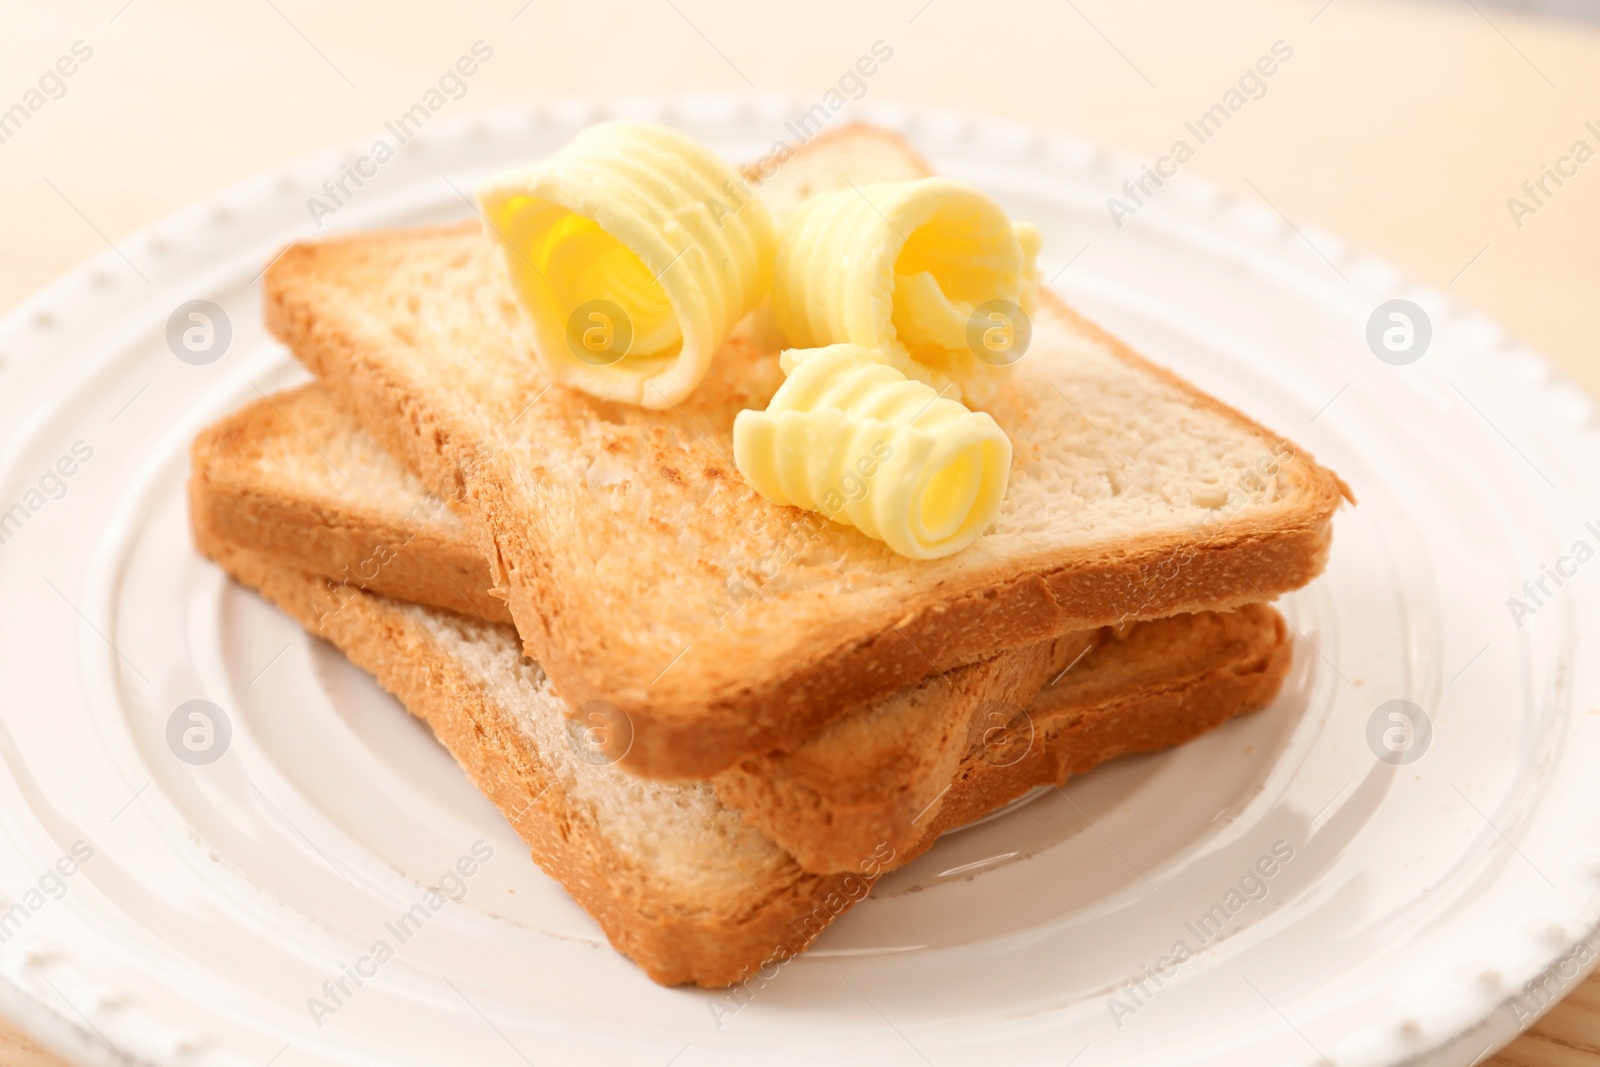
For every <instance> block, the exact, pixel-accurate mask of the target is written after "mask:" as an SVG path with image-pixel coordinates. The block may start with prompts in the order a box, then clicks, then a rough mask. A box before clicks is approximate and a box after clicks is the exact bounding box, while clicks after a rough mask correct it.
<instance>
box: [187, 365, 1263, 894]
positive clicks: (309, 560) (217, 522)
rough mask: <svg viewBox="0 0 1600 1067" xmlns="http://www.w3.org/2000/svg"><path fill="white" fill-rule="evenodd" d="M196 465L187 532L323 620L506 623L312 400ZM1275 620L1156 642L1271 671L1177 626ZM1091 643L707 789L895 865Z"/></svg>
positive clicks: (444, 530) (1105, 667) (364, 439)
mask: <svg viewBox="0 0 1600 1067" xmlns="http://www.w3.org/2000/svg"><path fill="white" fill-rule="evenodd" d="M191 455H192V461H191V475H190V478H191V486H190V502H191V507H192V508H193V510H194V512H195V522H196V524H197V525H200V526H203V527H204V528H206V529H209V530H211V531H213V533H214V535H215V536H216V537H219V538H221V539H223V540H225V541H227V542H229V543H231V544H233V545H235V546H238V547H241V548H245V549H248V550H251V551H254V552H257V553H260V554H263V555H266V556H269V557H272V558H274V559H276V560H278V561H280V562H282V563H284V564H287V565H292V566H293V567H294V568H296V569H298V570H303V571H306V572H309V573H312V574H316V575H318V576H320V577H323V578H325V579H329V582H328V584H327V585H326V586H325V588H324V592H323V594H322V595H321V596H320V598H319V603H318V611H319V613H320V616H325V615H327V614H329V613H333V612H338V611H340V610H342V609H343V608H344V606H345V604H346V603H347V602H348V601H349V599H350V598H351V595H352V593H353V592H354V591H360V590H365V591H368V592H375V593H381V594H383V595H385V596H389V597H394V598H398V599H402V600H411V601H416V602H419V603H422V604H426V605H432V606H437V607H443V608H447V609H450V610H453V611H457V612H463V613H466V614H475V615H479V616H481V617H483V618H485V619H486V620H487V621H491V622H504V621H508V620H509V613H508V612H507V611H506V610H505V604H504V601H501V600H499V599H497V598H496V597H494V596H493V595H492V594H491V593H490V591H489V589H488V583H489V571H488V566H487V564H486V563H485V562H484V561H483V560H482V558H481V557H477V556H476V555H475V552H476V546H475V545H474V544H473V543H472V541H471V539H470V538H469V537H468V535H467V532H466V528H465V527H464V526H463V524H462V523H461V522H460V521H459V520H457V519H456V518H455V516H454V514H453V513H452V512H451V510H450V508H449V506H448V502H446V501H444V500H442V499H441V498H439V497H438V496H437V495H436V494H431V493H429V492H427V491H426V490H425V489H424V488H423V487H422V485H421V483H420V482H419V481H418V480H417V479H416V478H414V477H413V476H411V475H410V474H409V472H407V471H406V470H405V469H404V468H403V467H401V466H400V465H399V464H398V463H396V462H394V461H393V460H392V459H390V458H389V457H388V456H387V455H386V454H385V453H384V452H383V450H382V449H381V448H380V447H379V446H378V444H377V442H376V441H375V440H373V438H372V437H371V436H370V435H369V434H367V433H366V432H365V431H364V430H363V429H362V428H361V426H360V424H358V423H357V422H356V421H355V420H354V419H353V418H352V417H351V416H349V415H348V414H346V413H345V412H344V411H343V410H342V409H341V408H340V407H339V406H338V404H337V403H336V402H335V401H334V399H333V398H332V397H331V396H330V395H329V394H328V392H327V391H326V390H325V389H323V388H321V387H320V386H316V385H309V386H304V387H301V388H299V389H293V390H288V391H286V392H283V393H278V394H275V395H273V396H268V397H263V398H261V399H260V400H258V401H256V402H255V403H253V404H250V405H249V406H247V407H245V408H243V409H242V410H240V411H238V412H236V413H234V414H232V415H230V416H227V417H226V418H224V419H222V420H220V421H219V422H217V423H216V424H215V425H213V426H211V427H210V428H208V429H207V430H205V431H204V432H202V433H201V434H200V435H199V436H198V437H197V438H196V439H195V442H194V445H193V448H192V450H191ZM1269 617H1270V616H1268V615H1261V614H1252V615H1243V616H1241V617H1240V618H1239V619H1228V620H1227V621H1226V622H1220V623H1219V622H1218V621H1216V620H1217V619H1219V618H1223V619H1226V618H1227V617H1225V616H1215V617H1214V616H1211V615H1209V614H1205V613H1203V614H1201V615H1199V616H1196V617H1194V619H1193V620H1192V621H1187V620H1186V621H1183V622H1178V623H1174V624H1172V625H1169V626H1166V627H1164V628H1162V629H1160V631H1159V632H1162V633H1166V634H1168V635H1169V638H1168V639H1169V640H1170V641H1171V645H1172V647H1173V648H1175V649H1181V648H1189V647H1193V648H1194V649H1196V652H1195V653H1194V655H1193V656H1192V658H1191V659H1190V661H1189V662H1187V663H1185V662H1182V661H1180V660H1173V661H1172V662H1171V665H1170V673H1171V675H1172V677H1175V678H1185V679H1188V678H1191V677H1193V676H1194V675H1195V672H1196V671H1199V670H1204V669H1206V668H1209V667H1211V666H1212V665H1214V664H1215V663H1220V662H1226V663H1234V664H1238V663H1247V664H1253V665H1258V661H1265V660H1266V659H1268V658H1270V657H1267V656H1266V655H1265V654H1264V653H1265V649H1258V650H1257V654H1256V655H1255V656H1254V657H1251V656H1249V655H1242V654H1240V653H1239V652H1233V651H1229V650H1226V649H1223V648H1221V647H1218V646H1217V645H1216V644H1215V642H1210V643H1205V642H1200V641H1196V642H1193V643H1192V644H1186V643H1185V642H1188V641H1190V639H1189V638H1188V637H1187V636H1174V635H1183V634H1184V633H1185V631H1184V630H1183V629H1182V628H1183V627H1186V626H1191V625H1192V626H1196V627H1204V628H1208V632H1212V631H1215V630H1216V628H1217V627H1219V626H1221V627H1223V628H1224V629H1229V628H1231V632H1233V633H1234V634H1235V635H1237V636H1239V637H1241V638H1242V639H1248V638H1250V637H1251V636H1252V635H1253V636H1254V637H1255V639H1257V640H1258V641H1261V640H1265V639H1267V638H1269V637H1270V638H1273V639H1274V640H1275V639H1276V638H1277V637H1280V636H1281V634H1280V633H1279V632H1278V631H1277V630H1276V629H1275V628H1274V627H1273V626H1270V625H1267V623H1266V620H1267V619H1268V618H1269ZM1135 629H1136V630H1137V628H1135ZM1101 646H1106V647H1107V648H1110V649H1116V648H1120V647H1124V643H1123V641H1122V640H1120V639H1118V637H1117V632H1116V631H1115V630H1114V629H1113V628H1110V627H1105V628H1102V629H1100V630H1092V631H1087V632H1084V633H1078V634H1071V635H1068V636H1066V637H1062V638H1055V639H1052V640H1048V641H1043V642H1039V643H1037V644H1035V645H1031V646H1025V647H1023V648H1020V649H1013V650H1009V651H1006V652H1001V653H997V654H995V655H993V656H990V657H987V658H986V659H984V660H980V661H979V662H977V663H974V664H968V665H967V666H965V667H959V668H956V669H954V670H952V671H948V672H945V673H944V674H943V675H937V676H933V677H931V678H929V679H927V680H925V681H924V682H922V683H919V684H916V685H910V686H905V687H903V688H901V689H900V690H897V691H896V692H894V693H892V694H889V695H888V696H886V697H881V698H879V699H877V700H874V701H870V702H868V703H867V704H866V705H864V706H862V707H859V708H854V709H851V710H850V711H848V712H846V713H845V714H843V715H841V716H839V717H837V718H835V719H832V720H830V721H829V722H828V723H827V725H825V726H823V727H822V728H821V729H819V730H818V731H817V732H816V733H814V734H812V735H811V736H809V737H807V738H805V739H803V740H802V741H801V742H800V743H799V744H798V745H796V746H795V747H794V748H793V749H791V750H789V751H777V752H768V753H762V754H759V755H753V756H748V757H742V758H741V759H740V760H739V761H737V762H736V763H735V764H734V765H733V766H731V767H729V768H727V769H726V770H724V771H721V772H719V773H718V774H716V775H715V776H713V777H712V779H711V782H712V785H713V787H714V788H715V789H716V791H717V794H718V796H719V797H720V798H721V799H722V800H723V801H724V802H725V803H726V804H728V805H729V806H730V807H732V808H735V809H736V810H738V811H739V812H740V813H741V814H742V815H743V816H744V818H745V820H746V821H747V822H749V823H750V824H751V825H752V826H755V827H756V828H757V829H759V830H761V831H762V833H764V834H765V835H766V836H767V837H768V838H769V839H771V840H772V841H774V842H775V843H777V844H778V845H780V846H781V847H783V848H784V849H785V850H786V851H788V852H789V853H790V854H791V855H793V856H794V857H795V859H796V861H797V862H798V863H799V864H800V866H801V867H802V868H804V869H806V870H808V871H815V872H819V873H831V872H847V871H852V870H854V869H855V868H856V867H857V865H858V864H859V862H860V858H861V857H862V856H865V855H870V854H871V853H872V851H873V850H874V849H875V848H877V847H878V846H879V845H882V844H887V845H888V846H889V847H891V848H892V849H894V850H895V852H897V853H904V852H906V851H908V850H910V849H911V848H913V847H914V846H915V845H916V843H917V842H918V841H919V840H920V839H921V838H922V837H923V836H924V831H925V830H926V828H927V826H928V825H929V823H930V820H932V819H936V818H937V816H938V813H939V811H940V809H941V808H942V806H943V804H944V803H945V801H946V800H947V798H948V797H949V796H950V783H951V781H952V779H953V778H954V776H955V774H956V772H957V768H958V767H959V766H960V764H961V762H962V760H963V759H965V758H967V757H968V756H969V754H971V753H973V752H974V750H975V749H976V750H977V752H976V756H977V758H980V759H984V760H989V761H994V760H996V759H1004V758H1008V755H1009V751H1010V748H1011V747H1012V746H1014V744H1015V732H1016V730H1015V723H1016V721H1017V720H1018V718H1019V716H1021V715H1022V714H1023V710H1024V709H1026V708H1027V707H1028V706H1029V705H1030V704H1033V703H1034V698H1035V696H1036V695H1037V694H1038V693H1039V692H1040V690H1041V689H1043V688H1044V687H1045V686H1046V685H1048V684H1050V683H1051V682H1052V680H1055V681H1056V682H1057V684H1058V685H1069V684H1071V683H1069V681H1068V679H1069V678H1073V674H1072V672H1073V671H1074V669H1075V668H1076V667H1077V666H1078V665H1079V664H1080V663H1082V662H1084V661H1085V658H1086V657H1087V656H1089V655H1090V654H1091V653H1092V652H1096V650H1097V649H1099V648H1100V647H1101ZM1130 647H1131V646H1130ZM1108 656H1109V657H1112V658H1113V659H1114V658H1115V657H1116V656H1117V653H1116V652H1115V651H1111V652H1099V653H1098V654H1097V658H1095V659H1093V660H1088V662H1089V663H1091V664H1093V665H1095V671H1094V672H1092V673H1095V674H1100V673H1104V672H1106V671H1111V670H1115V669H1116V668H1117V666H1118V665H1117V664H1115V663H1106V662H1105V661H1106V659H1107V657H1108ZM1150 659H1151V657H1141V662H1148V661H1150ZM1249 669H1255V666H1251V667H1250V668H1249ZM1074 680H1075V678H1074ZM1129 688H1130V689H1132V688H1134V686H1133V684H1132V683H1130V685H1129Z"/></svg>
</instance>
